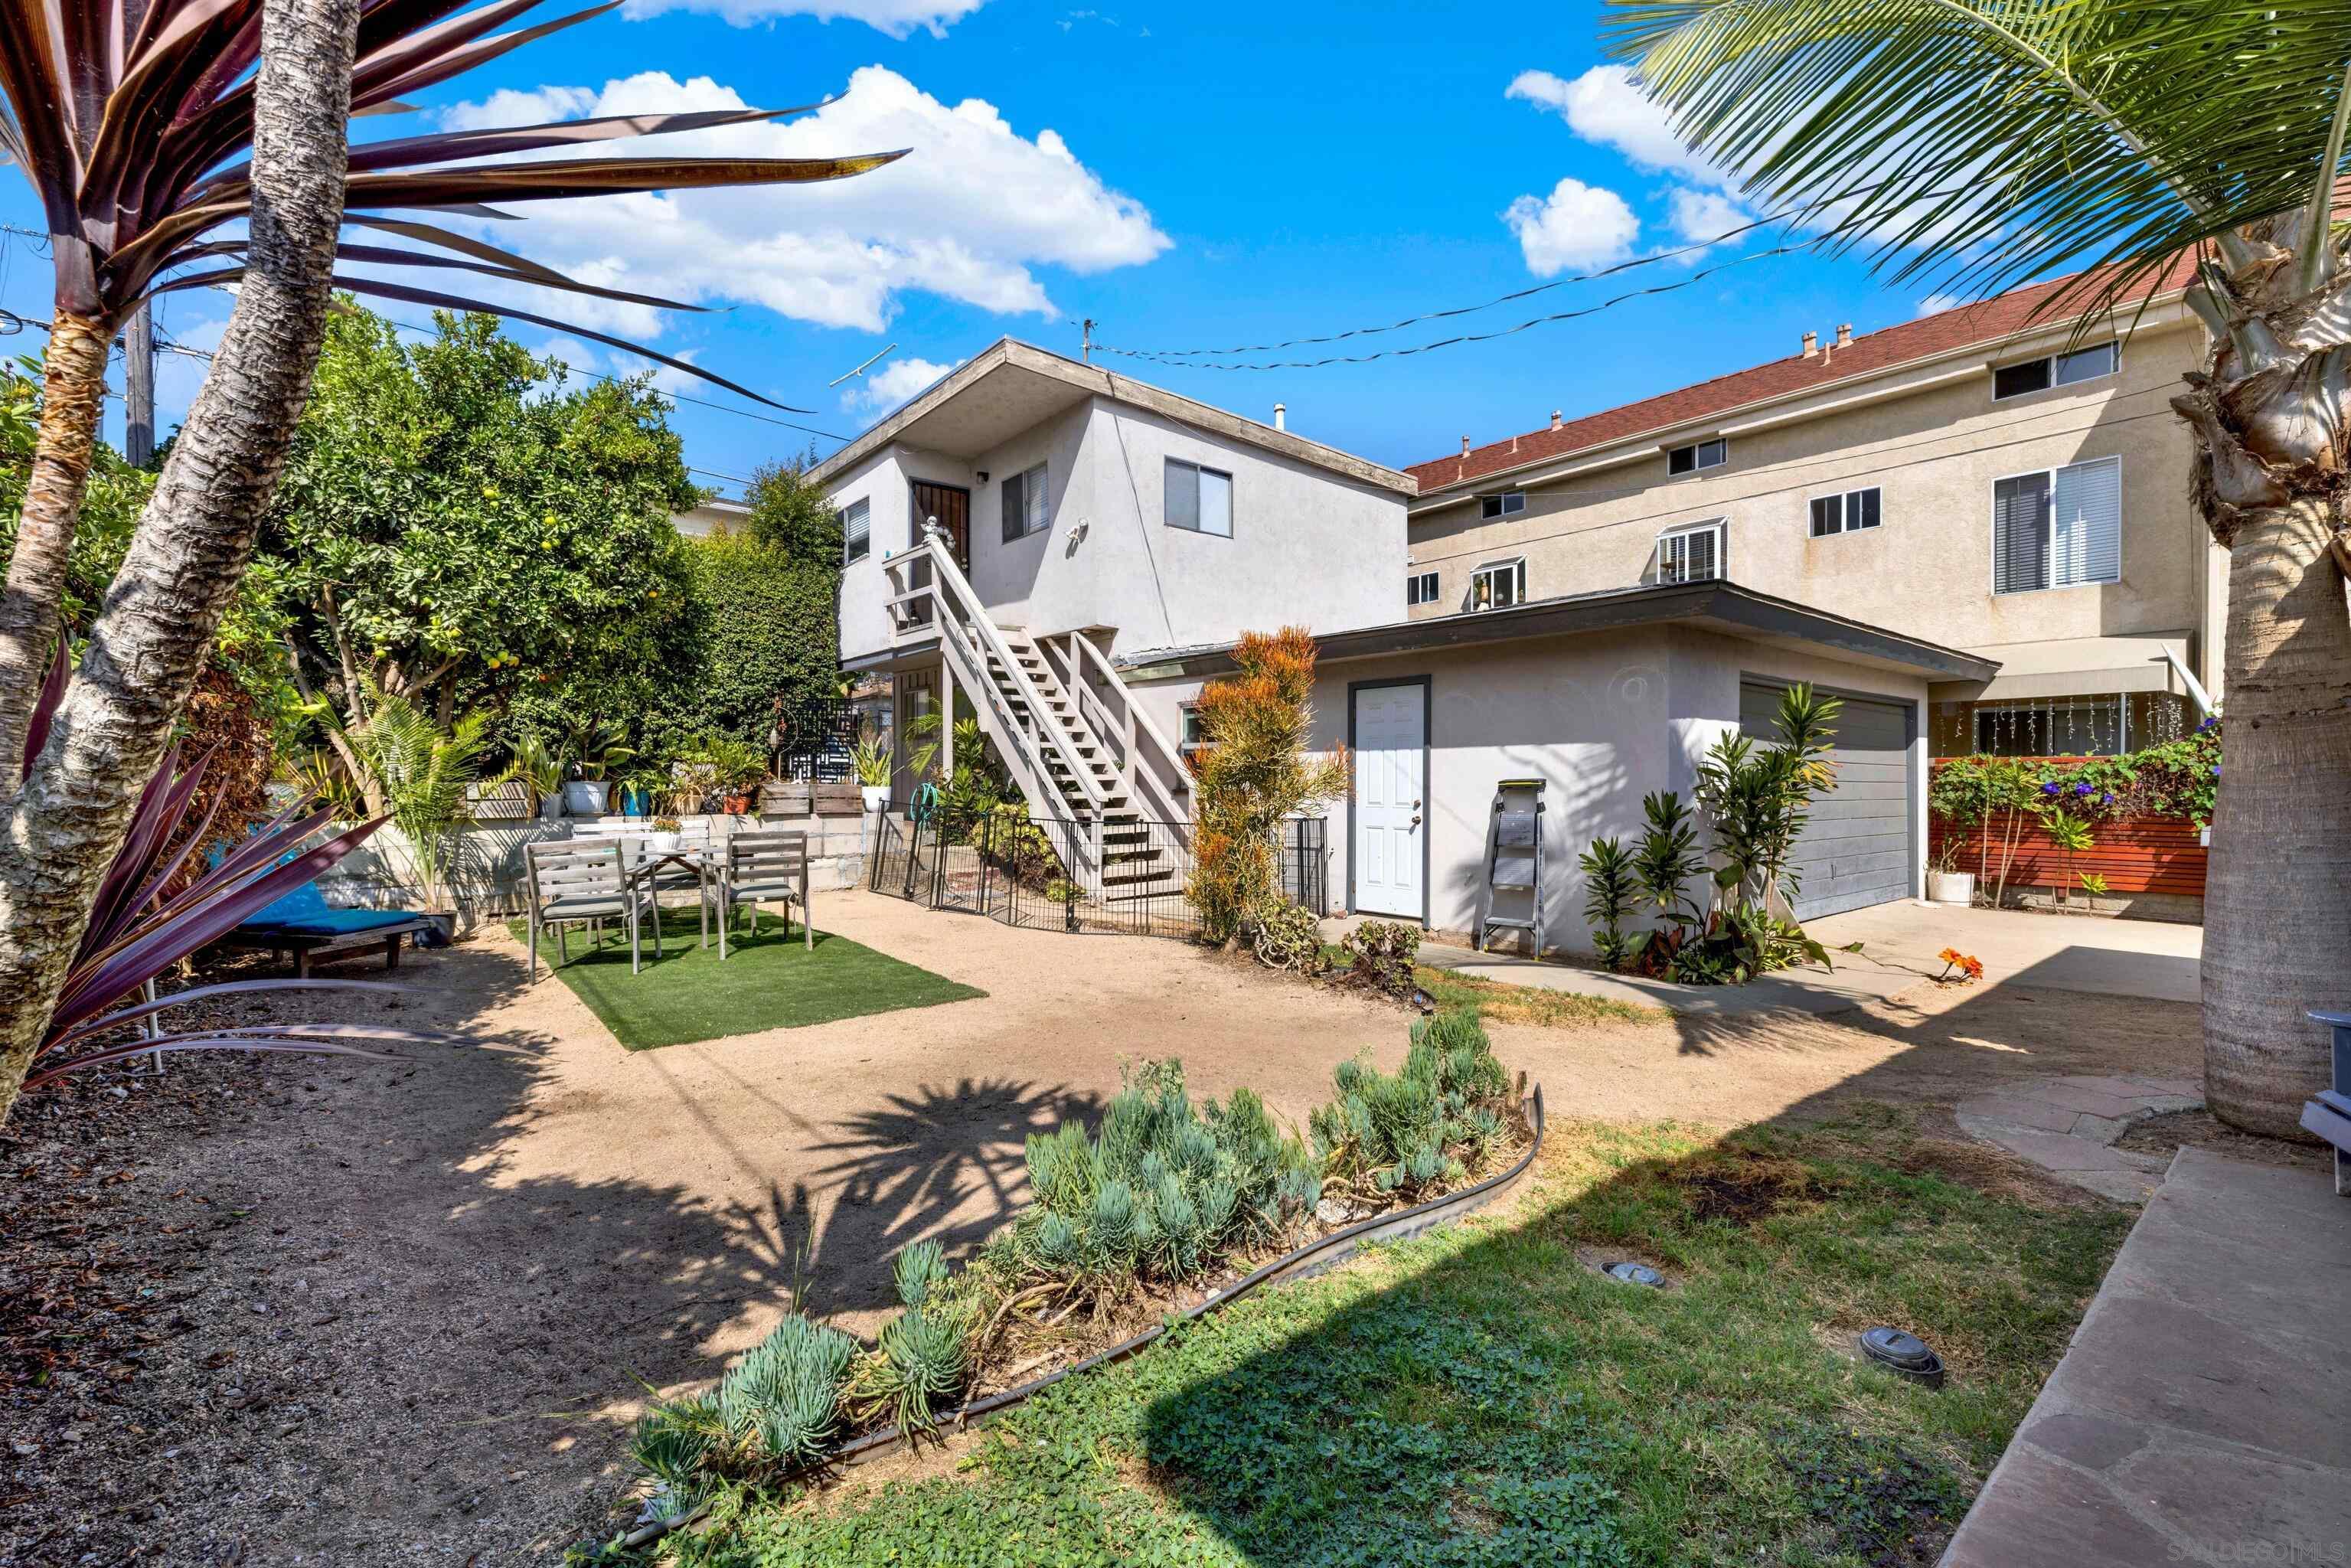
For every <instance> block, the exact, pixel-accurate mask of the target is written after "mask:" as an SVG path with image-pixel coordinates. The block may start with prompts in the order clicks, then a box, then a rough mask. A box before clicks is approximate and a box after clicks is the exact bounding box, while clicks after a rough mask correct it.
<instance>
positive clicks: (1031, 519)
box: [1003, 463, 1053, 544]
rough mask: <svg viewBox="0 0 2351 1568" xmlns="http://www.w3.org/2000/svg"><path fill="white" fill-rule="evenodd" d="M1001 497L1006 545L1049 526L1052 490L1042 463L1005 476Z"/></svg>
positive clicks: (1050, 522) (1042, 530)
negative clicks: (1007, 476)
mask: <svg viewBox="0 0 2351 1568" xmlns="http://www.w3.org/2000/svg"><path fill="white" fill-rule="evenodd" d="M1003 496H1004V542H1005V543H1006V544H1010V543H1011V542H1012V541H1013V540H1014V539H1017V538H1025V537H1027V536H1028V535H1029V534H1039V533H1043V532H1044V531H1045V530H1046V529H1047V528H1050V527H1051V526H1052V521H1053V518H1052V500H1053V492H1052V486H1050V484H1048V483H1047V481H1046V475H1045V465H1043V464H1042V463H1040V464H1038V465H1037V466H1035V467H1034V468H1031V469H1029V470H1028V471H1027V472H1026V473H1022V474H1015V475H1014V476H1012V477H1011V478H1009V479H1007V480H1006V481H1005V482H1004V486H1003Z"/></svg>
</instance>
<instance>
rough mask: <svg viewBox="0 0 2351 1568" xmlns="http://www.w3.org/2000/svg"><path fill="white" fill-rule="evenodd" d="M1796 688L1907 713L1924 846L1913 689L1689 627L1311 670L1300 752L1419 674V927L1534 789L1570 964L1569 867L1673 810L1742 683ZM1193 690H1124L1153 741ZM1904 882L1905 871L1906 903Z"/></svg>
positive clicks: (1463, 926) (1336, 839) (1552, 912)
mask: <svg viewBox="0 0 2351 1568" xmlns="http://www.w3.org/2000/svg"><path fill="white" fill-rule="evenodd" d="M1748 675H1755V676H1764V677H1768V678H1771V679H1777V680H1786V681H1799V680H1802V681H1811V682H1813V683H1814V684H1815V685H1821V686H1824V687H1829V688H1833V689H1835V690H1838V691H1843V692H1850V693H1855V694H1859V695H1870V696H1878V697H1884V698H1888V699H1891V700H1895V701H1898V702H1903V703H1907V704H1908V705H1910V706H1911V707H1912V710H1913V717H1914V724H1913V734H1914V737H1915V738H1914V739H1913V741H1912V743H1911V758H1912V762H1913V773H1914V778H1915V779H1916V780H1917V784H1916V788H1915V789H1914V792H1913V796H1914V798H1913V800H1912V801H1911V816H1912V841H1913V843H1914V845H1923V844H1924V843H1925V841H1926V796H1925V786H1924V780H1925V776H1926V768H1925V756H1926V743H1925V739H1924V736H1925V715H1924V711H1923V705H1924V703H1925V701H1926V698H1927V683H1926V682H1925V681H1924V680H1923V679H1918V678H1913V677H1909V676H1906V675H1899V674H1890V673H1887V672H1885V671H1880V670H1875V669H1870V668H1865V667H1863V666H1859V665H1855V664H1847V663H1844V662H1843V661H1841V660H1837V659H1834V658H1829V657H1825V656H1820V655H1815V654H1812V653H1806V652H1803V651H1800V650H1788V649H1782V648H1778V647H1774V646H1771V645H1768V644H1765V643H1754V642H1749V641H1746V640H1744V639H1740V638H1734V637H1729V636H1722V635H1718V634H1715V633H1711V632H1704V631H1700V630H1698V629H1696V628H1691V627H1680V626H1666V627H1656V628H1646V629H1640V630H1636V631H1634V632H1595V633H1589V634H1584V635H1579V636H1572V637H1557V638H1548V639H1542V640H1539V641H1528V642H1522V643H1499V644H1493V645H1489V646H1485V647H1478V648H1466V649H1460V650H1443V651H1433V652H1429V653H1409V654H1398V655H1393V656H1387V657H1382V658H1377V659H1361V660H1349V661H1346V662H1344V663H1342V664H1325V665H1323V666H1322V669H1321V670H1320V672H1319V673H1318V674H1317V678H1316V681H1315V690H1314V739H1315V744H1316V746H1317V747H1321V748H1329V747H1335V746H1341V745H1344V744H1345V743H1346V739H1347V724H1348V711H1349V689H1350V687H1351V686H1353V685H1361V684H1366V683H1376V682H1380V681H1393V680H1411V679H1416V678H1419V677H1423V676H1426V678H1427V679H1428V682H1429V686H1430V701H1429V736H1428V747H1429V755H1428V770H1429V795H1428V798H1427V799H1428V805H1427V808H1426V822H1427V826H1426V831H1427V833H1428V835H1429V838H1428V846H1427V849H1428V871H1427V897H1428V924H1429V925H1431V926H1432V927H1433V928H1435V929H1437V930H1441V931H1453V932H1467V931H1468V930H1470V929H1471V928H1472V927H1474V926H1475V925H1477V924H1478V922H1479V918H1480V915H1481V913H1482V911H1483V909H1484V906H1485V887H1486V839H1487V830H1488V827H1489V822H1490V820H1491V815H1492V809H1493V800H1494V787H1495V785H1496V783H1497V782H1498V781H1499V780H1500V779H1506V778H1509V779H1529V778H1539V779H1544V780H1546V782H1547V788H1546V789H1545V790H1544V792H1543V799H1544V814H1543V834H1544V838H1543V873H1544V890H1543V918H1544V927H1545V929H1544V938H1543V946H1545V947H1549V948H1557V949H1560V950H1562V951H1567V952H1575V953H1584V952H1589V951H1590V947H1591V933H1590V928H1589V926H1588V925H1587V923H1586V922H1585V920H1584V918H1583V900H1584V893H1585V890H1584V879H1583V873H1581V872H1580V871H1578V870H1577V868H1576V863H1575V862H1576V857H1577V856H1579V855H1580V854H1582V853H1583V851H1584V849H1585V847H1586V846H1587V845H1589V844H1590V842H1591V841H1592V840H1593V839H1594V838H1606V837H1611V836H1620V837H1623V838H1624V839H1625V840H1626V841H1628V842H1629V841H1632V840H1634V839H1636V838H1638V837H1639V835H1640V833H1641V831H1642V826H1643V818H1642V812H1641V798H1642V797H1643V796H1644V795H1646V794H1647V793H1649V792H1650V791H1651V790H1656V789H1673V790H1677V791H1678V792H1679V793H1680V794H1681V795H1682V797H1683V798H1684V799H1685V800H1687V799H1688V798H1689V795H1690V792H1691V789H1692V786H1693V784H1694V782H1695V780H1696V775H1697V767H1698V758H1700V756H1702V755H1703V753H1704V752H1705V750H1706V749H1707V747H1710V746H1712V745H1713V744H1714V742H1715V739H1716V738H1717V737H1719V736H1720V735H1721V734H1723V733H1725V732H1726V731H1729V730H1733V729H1735V728H1737V727H1738V723H1739V686H1740V679H1741V677H1742V676H1748ZM1201 684H1202V683H1200V682H1199V681H1196V680H1180V681H1163V682H1156V683H1150V684H1145V685H1135V687H1134V689H1135V690H1136V692H1137V693H1138V695H1140V696H1141V698H1142V700H1143V701H1144V705H1145V706H1147V707H1149V708H1150V710H1151V711H1152V714H1153V716H1154V717H1155V718H1157V719H1158V720H1159V722H1160V724H1161V725H1162V726H1163V727H1165V728H1166V729H1167V731H1168V733H1169V734H1171V735H1172V734H1175V725H1176V723H1177V718H1178V709H1179V708H1180V707H1181V706H1182V705H1183V704H1184V703H1186V702H1187V701H1189V700H1191V699H1192V698H1193V697H1194V696H1196V695H1197V694H1198V691H1199V688H1200V685H1201ZM1327 810H1328V814H1329V819H1330V833H1329V842H1330V854H1331V865H1330V887H1331V899H1332V908H1333V910H1334V911H1335V910H1337V909H1339V908H1341V907H1343V905H1344V904H1345V903H1346V901H1347V898H1348V887H1349V883H1348V861H1349V857H1350V855H1351V852H1352V851H1353V836H1352V832H1351V830H1350V825H1349V821H1348V814H1347V803H1346V802H1345V801H1344V800H1336V801H1332V802H1330V803H1329V805H1328V807H1327ZM1919 877H1920V873H1919V869H1918V867H1917V866H1916V865H1914V866H1913V868H1912V891H1913V893H1914V894H1916V893H1917V892H1918V891H1919V886H1918V883H1919Z"/></svg>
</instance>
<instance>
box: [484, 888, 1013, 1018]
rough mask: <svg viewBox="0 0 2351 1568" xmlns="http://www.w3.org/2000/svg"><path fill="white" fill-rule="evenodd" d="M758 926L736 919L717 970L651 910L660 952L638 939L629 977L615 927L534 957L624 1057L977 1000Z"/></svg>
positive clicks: (713, 943) (522, 926)
mask: <svg viewBox="0 0 2351 1568" xmlns="http://www.w3.org/2000/svg"><path fill="white" fill-rule="evenodd" d="M783 926H784V923H783V921H782V920H781V919H779V918H778V917H777V916H775V915H764V914H763V915H759V916H758V931H757V934H756V935H753V936H745V935H744V929H743V922H742V917H741V916H740V915H737V917H736V923H735V925H733V926H732V927H731V928H730V929H729V932H728V935H727V938H726V953H727V956H726V962H724V963H721V962H720V961H719V958H718V936H717V933H716V929H714V930H713V931H712V934H711V937H710V946H707V947H704V946H701V945H700V934H701V922H700V919H699V917H698V916H697V915H695V912H694V911H693V910H691V909H684V910H680V909H669V910H664V911H663V912H662V954H661V956H659V957H655V956H653V933H652V932H650V931H647V932H645V933H644V934H643V937H642V939H641V941H640V945H639V951H640V956H641V957H642V959H643V968H642V969H641V970H640V971H639V972H637V973H635V974H631V973H630V972H629V936H628V932H627V931H626V930H625V929H622V928H620V927H619V925H618V922H608V923H607V924H606V925H605V927H604V934H603V936H602V937H601V940H597V941H593V942H591V941H590V940H589V939H588V934H587V931H586V929H585V928H584V927H579V926H574V927H573V928H572V929H571V932H570V936H569V942H570V948H571V961H570V962H569V963H568V964H562V963H558V962H557V958H556V953H557V947H556V940H555V934H554V933H553V932H552V931H543V932H541V933H540V934H539V939H538V956H539V958H540V960H541V961H542V962H545V963H547V964H549V965H551V966H553V967H554V970H555V973H556V974H557V975H558V976H559V977H561V978H562V980H563V983H564V984H565V985H567V986H569V987H570V988H571V991H572V994H573V995H574V996H577V997H578V998H580V1000H581V1001H583V1002H586V1003H587V1004H588V1009H589V1010H590V1012H593V1013H594V1014H595V1015H596V1016H597V1017H598V1018H599V1019H602V1020H603V1023H604V1027H605V1028H606V1029H609V1030H611V1031H612V1034H613V1037H614V1038H615V1039H617V1040H619V1041H620V1042H621V1043H622V1045H624V1046H626V1047H627V1048H628V1049H630V1050H631V1051H652V1050H654V1049H656V1048H658V1047H661V1046H664V1045H685V1044H689V1043H691V1042H693V1041H695V1040H723V1039H725V1038H726V1036H728V1035H737V1034H757V1033H759V1032H760V1031H761V1030H771V1029H802V1028H805V1027H807V1026H808V1025H810V1024H819V1023H832V1022H834V1021H836V1020H837V1019H853V1018H863V1017H864V1016H865V1015H867V1014H868V1013H886V1012H896V1011H898V1010H900V1009H905V1008H927V1007H935V1006H937V1005H938V1004H939V1003H941V1002H959V1001H963V1000H965V999H966V998H971V997H982V996H986V995H987V992H985V991H982V990H979V989H977V988H974V987H971V986H967V985H962V984H960V983H958V982H956V981H954V980H950V979H948V978H947V977H946V976H944V975H934V974H933V973H931V972H930V971H929V970H928V969H918V968H916V967H914V965H912V964H908V963H904V962H902V961H900V960H899V959H896V958H893V957H891V956H889V955H888V954H886V953H877V952H875V951H874V950H873V949H872V948H871V947H867V946H862V945H861V944H859V943H855V942H852V941H851V940H850V939H849V938H848V937H846V936H833V935H831V934H829V933H827V932H825V931H824V930H822V929H819V930H818V932H817V934H816V946H815V948H814V949H813V950H811V949H810V947H808V946H806V944H805V943H804V942H803V941H802V939H801V934H800V932H799V929H798V928H797V927H795V928H794V929H793V930H792V933H791V935H790V936H785V935H784V929H783ZM507 929H508V930H510V931H512V932H513V933H514V936H515V940H516V941H517V942H527V941H528V940H529V939H530V933H529V927H528V925H527V924H526V923H525V922H523V921H520V920H517V921H514V922H512V923H511V924H510V925H508V926H507Z"/></svg>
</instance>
